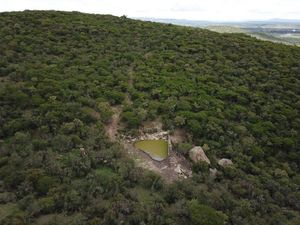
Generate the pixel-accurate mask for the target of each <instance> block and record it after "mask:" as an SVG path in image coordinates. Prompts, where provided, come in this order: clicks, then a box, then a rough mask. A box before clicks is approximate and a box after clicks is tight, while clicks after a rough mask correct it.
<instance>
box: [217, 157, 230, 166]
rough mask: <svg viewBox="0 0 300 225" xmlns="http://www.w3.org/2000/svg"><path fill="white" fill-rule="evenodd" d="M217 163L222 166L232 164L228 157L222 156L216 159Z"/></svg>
mask: <svg viewBox="0 0 300 225" xmlns="http://www.w3.org/2000/svg"><path fill="white" fill-rule="evenodd" d="M218 164H219V165H220V166H222V167H229V166H232V165H233V162H232V161H231V160H230V159H225V158H223V159H220V160H219V161H218Z"/></svg>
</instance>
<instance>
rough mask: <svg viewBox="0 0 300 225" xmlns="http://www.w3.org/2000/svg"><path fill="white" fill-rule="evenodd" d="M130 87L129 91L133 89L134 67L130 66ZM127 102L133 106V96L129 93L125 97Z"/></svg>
mask: <svg viewBox="0 0 300 225" xmlns="http://www.w3.org/2000/svg"><path fill="white" fill-rule="evenodd" d="M128 87H129V89H131V88H132V87H133V65H130V66H129V68H128ZM125 100H126V103H127V104H128V105H132V100H131V96H130V94H129V93H128V92H127V94H126V96H125Z"/></svg>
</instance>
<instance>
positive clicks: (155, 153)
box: [134, 140, 168, 161]
mask: <svg viewBox="0 0 300 225" xmlns="http://www.w3.org/2000/svg"><path fill="white" fill-rule="evenodd" d="M134 146H135V147H136V148H138V149H139V150H142V151H144V152H145V153H147V154H148V155H149V156H150V157H151V158H152V159H154V160H156V161H162V160H164V159H166V158H167V157H168V142H167V141H165V140H143V141H137V142H135V144H134Z"/></svg>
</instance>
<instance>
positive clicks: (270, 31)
mask: <svg viewBox="0 0 300 225" xmlns="http://www.w3.org/2000/svg"><path fill="white" fill-rule="evenodd" d="M139 19H141V20H144V21H153V22H161V23H171V24H176V25H181V26H193V27H201V28H206V29H209V30H212V31H216V32H220V33H247V34H249V35H251V36H253V37H256V38H258V39H261V40H267V41H272V42H277V43H283V44H289V45H299V46H300V20H288V19H271V20H265V21H241V22H234V21H232V22H231V21H227V22H226V21H225V22H217V21H197V20H178V19H156V18H139ZM295 31H297V32H295Z"/></svg>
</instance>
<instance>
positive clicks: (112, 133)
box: [105, 106, 122, 141]
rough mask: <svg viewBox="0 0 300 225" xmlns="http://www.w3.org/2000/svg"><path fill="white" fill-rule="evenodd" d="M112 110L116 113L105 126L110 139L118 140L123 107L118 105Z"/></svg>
mask: <svg viewBox="0 0 300 225" xmlns="http://www.w3.org/2000/svg"><path fill="white" fill-rule="evenodd" d="M112 111H113V113H114V114H113V116H112V118H111V121H110V123H109V124H107V125H106V126H105V130H106V134H107V136H108V137H109V139H110V140H111V141H116V140H117V133H118V127H119V122H120V115H121V112H122V108H121V107H119V106H116V107H113V108H112Z"/></svg>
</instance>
